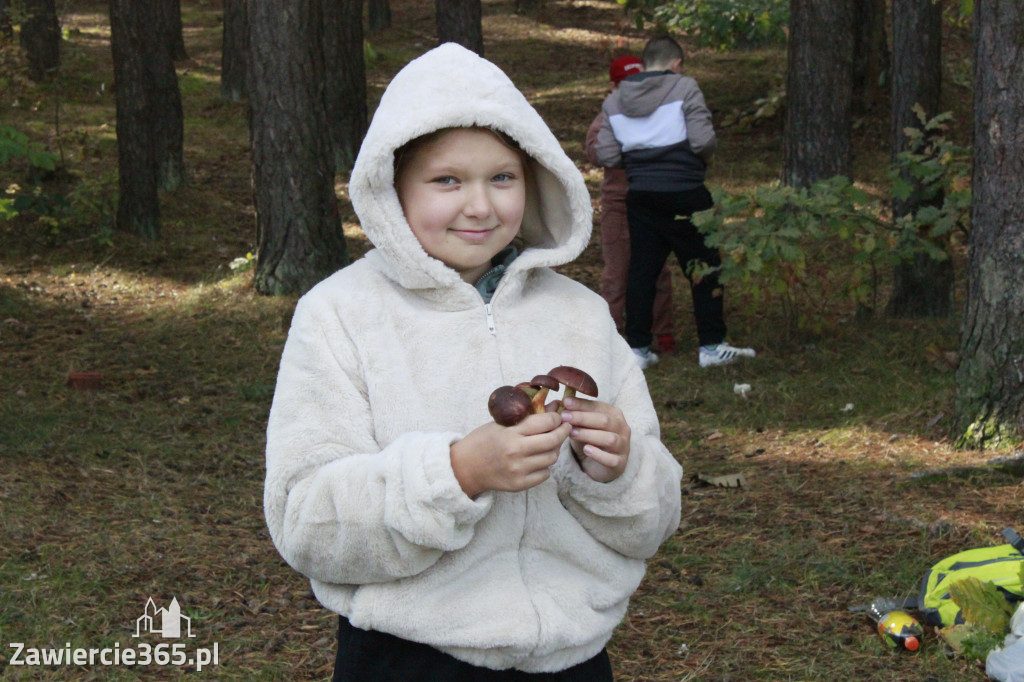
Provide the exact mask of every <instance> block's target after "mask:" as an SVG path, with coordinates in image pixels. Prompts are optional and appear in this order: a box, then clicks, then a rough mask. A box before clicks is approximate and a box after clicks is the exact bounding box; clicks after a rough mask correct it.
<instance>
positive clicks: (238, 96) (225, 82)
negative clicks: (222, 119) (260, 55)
mask: <svg viewBox="0 0 1024 682" xmlns="http://www.w3.org/2000/svg"><path fill="white" fill-rule="evenodd" d="M246 3H247V0H224V32H223V40H222V43H221V62H220V63H221V68H220V96H221V97H223V98H224V99H226V100H228V101H229V102H240V101H242V100H243V99H245V96H246V87H245V81H246V70H247V69H248V63H249V20H248V9H247V7H246Z"/></svg>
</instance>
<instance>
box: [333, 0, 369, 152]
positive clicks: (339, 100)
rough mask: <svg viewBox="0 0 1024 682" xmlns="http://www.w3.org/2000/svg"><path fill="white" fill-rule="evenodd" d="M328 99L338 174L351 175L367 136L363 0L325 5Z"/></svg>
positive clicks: (343, 0)
mask: <svg viewBox="0 0 1024 682" xmlns="http://www.w3.org/2000/svg"><path fill="white" fill-rule="evenodd" d="M323 8H324V16H323V20H322V25H323V27H324V63H325V67H326V68H325V69H324V73H325V74H326V80H325V87H324V98H325V104H326V106H327V111H329V112H331V115H330V116H329V117H328V123H329V125H330V132H331V148H332V149H333V151H334V166H335V170H336V171H349V170H351V168H352V164H353V163H355V160H356V154H358V153H359V145H360V144H362V141H363V136H364V135H365V134H366V126H367V112H366V65H365V62H364V56H363V22H362V16H363V2H362V0H326V2H325V3H324V6H323Z"/></svg>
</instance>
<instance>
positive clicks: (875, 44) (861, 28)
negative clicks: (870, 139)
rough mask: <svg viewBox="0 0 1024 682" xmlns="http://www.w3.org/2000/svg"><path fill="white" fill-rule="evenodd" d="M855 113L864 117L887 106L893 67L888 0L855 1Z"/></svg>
mask: <svg viewBox="0 0 1024 682" xmlns="http://www.w3.org/2000/svg"><path fill="white" fill-rule="evenodd" d="M853 10H854V20H853V25H854V32H853V112H854V115H864V114H867V113H869V112H872V111H874V110H875V109H876V108H878V107H881V106H883V105H884V104H885V99H886V94H887V93H886V91H885V87H884V84H883V82H882V81H883V80H884V79H885V77H886V74H888V72H889V69H890V68H891V63H890V59H889V40H888V36H887V34H886V31H885V19H886V14H887V10H886V0H854V5H853Z"/></svg>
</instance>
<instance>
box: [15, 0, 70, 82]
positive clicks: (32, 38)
mask: <svg viewBox="0 0 1024 682" xmlns="http://www.w3.org/2000/svg"><path fill="white" fill-rule="evenodd" d="M24 2H25V5H24V7H25V13H26V15H27V18H26V19H25V21H24V22H23V23H22V25H21V47H22V48H23V49H24V50H25V53H26V55H27V56H28V68H29V77H30V78H31V79H32V80H34V81H41V80H43V79H44V78H46V77H47V76H48V75H50V74H51V73H53V72H54V71H56V70H57V67H59V66H60V22H59V21H58V19H57V6H56V3H55V0H24Z"/></svg>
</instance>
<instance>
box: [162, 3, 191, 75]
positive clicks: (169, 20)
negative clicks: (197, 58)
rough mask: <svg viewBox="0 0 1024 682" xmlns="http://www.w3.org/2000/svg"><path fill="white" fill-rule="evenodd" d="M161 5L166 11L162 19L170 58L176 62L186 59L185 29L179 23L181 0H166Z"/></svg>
mask: <svg viewBox="0 0 1024 682" xmlns="http://www.w3.org/2000/svg"><path fill="white" fill-rule="evenodd" d="M162 7H163V9H164V11H165V12H166V13H167V14H166V15H165V16H164V21H165V22H166V24H165V25H166V26H167V36H168V40H170V43H171V58H172V59H173V60H174V61H176V62H180V61H184V60H186V59H188V50H186V49H185V29H184V26H182V24H181V0H166V4H164V5H162Z"/></svg>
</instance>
